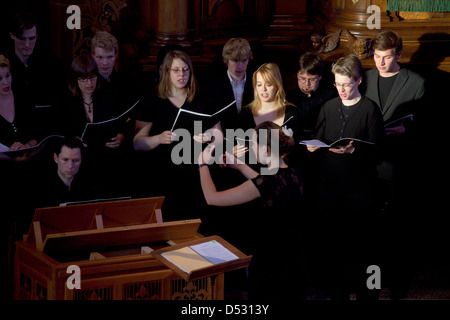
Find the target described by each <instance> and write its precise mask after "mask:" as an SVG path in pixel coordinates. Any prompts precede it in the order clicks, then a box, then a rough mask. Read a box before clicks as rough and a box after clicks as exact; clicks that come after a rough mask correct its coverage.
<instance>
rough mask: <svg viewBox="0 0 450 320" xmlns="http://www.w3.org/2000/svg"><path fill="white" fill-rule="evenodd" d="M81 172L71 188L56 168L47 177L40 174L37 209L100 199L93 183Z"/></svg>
mask: <svg viewBox="0 0 450 320" xmlns="http://www.w3.org/2000/svg"><path fill="white" fill-rule="evenodd" d="M81 171H82V168H80V172H79V173H78V174H77V175H76V176H75V177H74V179H73V180H72V183H71V187H70V189H69V187H67V186H66V185H65V184H64V182H63V181H62V180H61V178H60V177H59V175H58V172H57V169H56V168H55V167H54V168H52V170H51V171H50V172H47V174H46V175H44V174H43V173H38V178H37V179H36V184H35V190H34V191H35V192H34V193H35V195H36V200H35V207H36V208H44V207H54V206H59V205H60V204H61V203H66V202H75V201H84V200H94V199H97V198H98V194H97V191H96V189H95V185H94V184H93V181H88V180H87V179H86V177H84V176H83V174H82V172H81Z"/></svg>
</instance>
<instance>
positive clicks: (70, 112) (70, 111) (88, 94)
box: [60, 54, 127, 197]
mask: <svg viewBox="0 0 450 320" xmlns="http://www.w3.org/2000/svg"><path fill="white" fill-rule="evenodd" d="M98 77H99V73H98V68H97V64H96V63H95V61H94V59H93V58H92V56H91V55H88V54H81V55H79V56H77V57H75V58H74V59H73V60H72V65H71V68H70V70H69V81H68V89H69V92H68V97H67V99H66V100H65V101H64V102H63V104H62V106H61V107H60V109H61V110H60V112H61V114H60V117H61V121H60V122H61V124H62V125H63V127H62V128H61V129H60V131H61V133H62V134H64V135H65V136H75V137H78V138H80V139H81V140H82V141H83V143H84V144H85V145H86V146H87V148H86V155H85V161H84V163H85V165H86V166H87V167H88V168H89V169H86V170H85V171H88V172H89V174H90V175H92V177H96V178H97V181H99V182H101V184H102V188H103V190H104V196H108V197H113V196H122V194H120V193H121V191H119V190H122V188H121V186H120V185H121V183H119V181H121V179H122V175H123V171H124V168H123V163H122V160H123V159H122V158H123V157H122V154H123V153H124V152H125V148H126V144H125V143H124V142H125V138H126V136H125V132H126V120H127V119H126V117H120V118H119V119H116V118H118V117H119V116H121V115H122V114H123V112H124V110H122V108H123V106H121V105H119V104H118V103H113V102H112V101H111V99H110V97H107V96H106V94H105V95H104V94H102V93H101V92H100V91H99V81H98ZM113 119H116V120H114V121H109V120H113ZM94 181H95V180H94Z"/></svg>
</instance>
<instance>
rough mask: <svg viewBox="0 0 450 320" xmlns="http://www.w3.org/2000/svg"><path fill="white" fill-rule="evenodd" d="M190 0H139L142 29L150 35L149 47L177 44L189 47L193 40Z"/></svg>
mask: <svg viewBox="0 0 450 320" xmlns="http://www.w3.org/2000/svg"><path fill="white" fill-rule="evenodd" d="M192 2H193V1H192V0H191V1H190V0H141V16H142V19H143V23H144V27H145V29H146V31H147V32H149V33H150V35H151V40H150V45H151V46H153V47H163V46H165V45H167V44H178V45H181V46H183V47H191V46H193V44H194V40H195V30H192V28H190V27H191V23H190V22H191V21H190V20H189V19H190V8H191V7H192Z"/></svg>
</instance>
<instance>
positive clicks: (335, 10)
mask: <svg viewBox="0 0 450 320" xmlns="http://www.w3.org/2000/svg"><path fill="white" fill-rule="evenodd" d="M371 5H376V6H378V7H379V8H380V10H381V15H380V18H381V23H385V22H389V21H390V18H389V17H388V16H387V13H386V0H333V1H332V2H331V7H332V12H331V14H330V15H331V16H332V21H331V23H330V24H328V25H327V26H326V31H327V33H332V32H336V31H339V30H342V31H343V33H342V34H341V40H344V41H346V38H347V36H346V30H349V31H350V33H351V34H353V35H354V36H357V37H361V38H368V37H369V38H370V37H373V36H374V35H375V34H376V33H378V32H379V30H376V29H369V28H368V27H367V20H368V19H369V18H370V16H371V15H372V12H369V13H367V8H368V7H369V6H371Z"/></svg>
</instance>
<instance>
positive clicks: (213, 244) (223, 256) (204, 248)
mask: <svg viewBox="0 0 450 320" xmlns="http://www.w3.org/2000/svg"><path fill="white" fill-rule="evenodd" d="M190 248H191V249H192V250H194V251H195V252H197V253H198V254H199V255H201V256H202V257H204V258H205V259H206V260H208V261H210V262H211V263H212V264H218V263H222V262H227V261H232V260H237V259H239V257H238V256H237V255H235V254H234V253H232V252H231V251H230V250H228V249H227V248H225V247H224V246H223V245H221V244H220V243H219V242H217V241H216V240H211V241H208V242H203V243H200V244H197V245H193V246H190Z"/></svg>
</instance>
